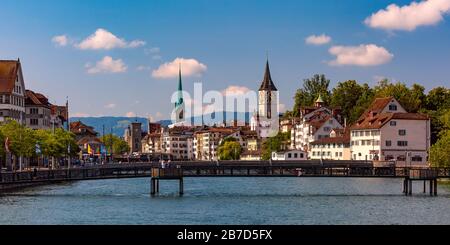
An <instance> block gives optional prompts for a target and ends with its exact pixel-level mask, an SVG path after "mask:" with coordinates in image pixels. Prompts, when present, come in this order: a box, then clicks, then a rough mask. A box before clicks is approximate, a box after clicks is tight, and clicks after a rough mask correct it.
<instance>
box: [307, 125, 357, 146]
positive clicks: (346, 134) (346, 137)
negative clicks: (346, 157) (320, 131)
mask: <svg viewBox="0 0 450 245" xmlns="http://www.w3.org/2000/svg"><path fill="white" fill-rule="evenodd" d="M335 130H340V131H341V133H342V134H341V136H337V137H329V138H322V139H320V140H316V141H314V142H312V143H311V144H313V145H323V144H333V143H336V144H339V143H340V144H350V128H345V129H335Z"/></svg>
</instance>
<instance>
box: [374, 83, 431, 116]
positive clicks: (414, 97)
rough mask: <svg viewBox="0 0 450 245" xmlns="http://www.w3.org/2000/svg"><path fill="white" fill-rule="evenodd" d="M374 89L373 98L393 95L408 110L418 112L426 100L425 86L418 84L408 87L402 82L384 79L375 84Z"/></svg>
mask: <svg viewBox="0 0 450 245" xmlns="http://www.w3.org/2000/svg"><path fill="white" fill-rule="evenodd" d="M374 91H375V98H383V97H389V96H393V97H394V98H396V99H397V100H398V102H399V103H400V104H401V105H402V106H403V108H405V110H406V111H408V112H418V111H419V110H420V109H421V108H422V105H424V102H425V100H426V96H425V94H424V91H425V88H424V87H423V86H422V85H418V84H414V85H413V86H412V88H411V89H410V88H408V87H407V86H406V84H404V83H400V82H397V83H395V84H393V83H391V82H389V80H387V79H384V80H382V81H380V82H379V83H378V85H377V86H375V88H374Z"/></svg>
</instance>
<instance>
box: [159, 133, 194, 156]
mask: <svg viewBox="0 0 450 245" xmlns="http://www.w3.org/2000/svg"><path fill="white" fill-rule="evenodd" d="M161 132H162V133H161V140H162V144H161V152H162V153H163V154H168V155H170V156H171V157H172V159H173V160H192V159H194V154H193V146H192V144H193V139H192V138H193V128H190V127H174V128H169V129H162V130H161Z"/></svg>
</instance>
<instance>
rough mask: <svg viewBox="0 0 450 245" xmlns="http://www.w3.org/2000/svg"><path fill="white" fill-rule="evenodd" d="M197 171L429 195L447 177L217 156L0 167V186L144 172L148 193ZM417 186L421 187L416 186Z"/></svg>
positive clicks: (423, 171) (442, 171)
mask: <svg viewBox="0 0 450 245" xmlns="http://www.w3.org/2000/svg"><path fill="white" fill-rule="evenodd" d="M200 177H210V178H215V177H233V178H239V177H240V178H242V177H291V178H311V177H315V178H398V179H403V193H404V194H405V195H412V193H413V190H412V186H413V185H412V182H413V181H423V184H424V189H423V192H425V191H426V189H427V185H428V189H429V193H430V195H431V196H435V195H437V180H438V179H450V168H412V167H395V166H387V167H374V164H373V162H371V161H326V160H323V161H320V160H312V161H249V162H244V161H218V162H172V163H170V164H165V165H164V166H162V165H161V164H160V163H133V164H106V165H98V166H92V167H76V168H71V169H56V170H37V171H23V172H4V171H2V172H1V173H0V191H5V190H9V189H14V188H22V187H27V186H36V185H46V184H55V183H62V182H73V181H86V180H99V179H123V178H150V179H151V180H150V185H151V186H150V189H151V193H150V194H151V195H156V194H158V193H159V182H160V181H163V180H178V181H179V183H180V188H179V194H180V195H183V194H184V182H183V180H184V178H200ZM421 192H422V191H421Z"/></svg>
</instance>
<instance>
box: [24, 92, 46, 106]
mask: <svg viewBox="0 0 450 245" xmlns="http://www.w3.org/2000/svg"><path fill="white" fill-rule="evenodd" d="M25 105H34V106H46V107H50V106H51V104H50V103H49V102H48V99H47V97H45V96H44V95H43V94H40V93H35V92H34V91H31V90H28V89H27V90H25Z"/></svg>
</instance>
